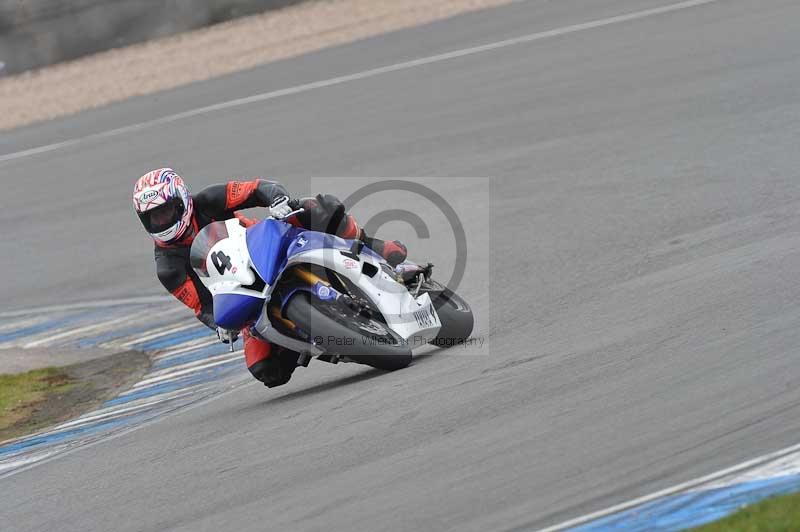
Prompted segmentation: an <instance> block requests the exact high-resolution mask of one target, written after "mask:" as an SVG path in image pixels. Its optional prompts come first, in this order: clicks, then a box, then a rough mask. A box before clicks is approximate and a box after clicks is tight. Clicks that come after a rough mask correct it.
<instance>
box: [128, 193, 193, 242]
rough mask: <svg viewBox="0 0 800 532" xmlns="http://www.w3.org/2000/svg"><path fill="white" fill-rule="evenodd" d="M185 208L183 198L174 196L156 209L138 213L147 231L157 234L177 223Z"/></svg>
mask: <svg viewBox="0 0 800 532" xmlns="http://www.w3.org/2000/svg"><path fill="white" fill-rule="evenodd" d="M184 208H185V207H184V205H183V200H182V199H181V198H180V197H174V198H172V199H170V200H168V201H167V202H166V203H164V204H162V205H159V206H158V207H156V208H154V209H150V210H149V211H145V212H140V213H138V214H139V219H140V220H141V221H142V225H144V228H145V229H146V230H147V232H148V233H151V234H157V233H163V232H164V231H166V230H167V229H169V228H170V227H172V226H173V225H175V224H177V223H178V222H179V221H180V219H181V217H182V216H183V211H184Z"/></svg>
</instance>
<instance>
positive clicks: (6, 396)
mask: <svg viewBox="0 0 800 532" xmlns="http://www.w3.org/2000/svg"><path fill="white" fill-rule="evenodd" d="M74 385H75V383H74V382H73V381H72V380H71V379H70V378H69V376H67V374H66V373H64V372H63V371H62V370H59V369H58V368H43V369H36V370H33V371H28V372H27V373H19V374H16V375H0V435H2V434H3V433H5V432H7V431H9V429H10V428H11V427H13V426H14V425H17V424H19V423H20V422H21V421H23V420H25V419H27V418H29V417H30V416H31V414H32V413H33V411H34V410H35V409H36V406H37V405H38V404H40V403H42V402H43V401H46V400H48V399H49V398H52V397H53V396H57V395H58V394H61V393H63V392H66V391H67V390H69V389H70V388H72V387H73V386H74ZM0 438H2V436H0Z"/></svg>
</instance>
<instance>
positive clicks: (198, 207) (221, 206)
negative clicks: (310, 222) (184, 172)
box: [155, 179, 287, 329]
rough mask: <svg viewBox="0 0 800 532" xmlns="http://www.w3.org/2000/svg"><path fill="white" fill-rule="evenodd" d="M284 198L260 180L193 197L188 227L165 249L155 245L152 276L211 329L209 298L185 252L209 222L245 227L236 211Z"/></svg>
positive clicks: (208, 190) (215, 188)
mask: <svg viewBox="0 0 800 532" xmlns="http://www.w3.org/2000/svg"><path fill="white" fill-rule="evenodd" d="M286 195H287V192H286V189H285V188H283V185H281V184H279V183H274V182H271V181H266V180H263V179H254V180H252V181H231V182H229V183H227V184H225V185H212V186H210V187H207V188H205V189H203V190H201V191H200V192H199V193H197V194H195V195H194V196H193V198H192V201H193V203H194V213H193V216H192V225H191V227H190V228H189V229H188V230H187V231H186V233H185V234H184V235H182V236H181V238H180V239H179V240H178V241H176V242H173V243H170V244H168V245H164V244H160V243H156V246H155V259H156V275H158V279H159V280H160V281H161V284H163V285H164V288H166V289H167V290H168V291H169V292H170V293H171V294H172V295H173V296H175V297H176V298H178V299H179V300H180V301H181V302H182V303H183V304H184V305H186V306H187V307H189V308H191V309H192V310H193V311H194V313H195V315H196V316H197V318H198V319H199V320H200V321H202V322H203V323H204V324H206V325H207V326H208V327H210V328H212V329H215V328H216V325H215V324H214V312H213V306H212V300H211V294H210V293H209V291H208V289H206V287H205V286H204V285H203V283H202V282H200V279H199V278H198V277H197V275H196V274H195V273H194V270H192V267H191V266H190V265H189V249H190V248H191V245H192V241H194V237H195V235H197V233H198V231H200V229H202V228H203V227H205V226H206V225H208V224H210V223H211V222H214V221H218V220H228V219H230V218H234V217H237V218H239V219H240V220H242V222H243V223H245V225H251V224H252V223H253V222H252V221H251V220H247V219H246V218H245V217H244V216H242V215H241V214H239V213H238V212H236V211H237V210H239V209H249V208H250V207H269V206H270V204H271V203H272V202H273V201H274V200H275V199H276V198H278V197H280V196H286Z"/></svg>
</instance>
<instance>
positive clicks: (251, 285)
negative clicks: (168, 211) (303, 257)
mask: <svg viewBox="0 0 800 532" xmlns="http://www.w3.org/2000/svg"><path fill="white" fill-rule="evenodd" d="M293 231H295V232H296V230H295V229H294V228H292V227H291V226H290V225H288V224H285V223H281V222H276V221H274V220H264V221H263V222H261V223H259V224H256V225H255V226H253V227H251V228H250V229H245V227H243V226H242V225H241V224H240V222H239V220H238V219H235V218H233V219H230V220H226V221H224V222H212V223H210V224H209V225H207V226H206V227H204V228H203V229H202V230H201V231H200V232H199V233H198V235H197V236H196V237H195V239H194V242H193V243H192V249H191V254H190V262H191V265H192V267H193V268H194V270H195V272H196V273H197V275H198V277H199V278H200V280H201V281H202V283H203V284H204V285H205V286H206V288H208V290H209V292H211V295H212V297H213V298H214V322H215V323H216V324H217V325H219V326H220V327H224V328H226V329H240V328H242V327H243V326H244V325H246V324H247V323H249V322H252V321H253V320H255V319H257V318H258V316H259V315H260V314H261V310H262V307H263V306H264V301H265V299H267V296H268V294H269V290H270V287H271V284H272V283H273V282H274V280H275V278H276V276H277V274H278V272H279V271H280V268H281V264H282V262H284V260H282V257H285V255H286V247H287V246H288V244H289V242H290V241H291V238H292V236H293V234H292V232H293ZM251 250H252V253H251Z"/></svg>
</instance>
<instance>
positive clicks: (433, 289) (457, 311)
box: [420, 279, 475, 347]
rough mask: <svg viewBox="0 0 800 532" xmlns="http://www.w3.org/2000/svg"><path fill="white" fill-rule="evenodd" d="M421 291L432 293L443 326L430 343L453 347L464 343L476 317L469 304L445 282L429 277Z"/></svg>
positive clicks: (470, 332)
mask: <svg viewBox="0 0 800 532" xmlns="http://www.w3.org/2000/svg"><path fill="white" fill-rule="evenodd" d="M420 292H421V293H427V294H428V295H430V298H431V301H433V306H434V308H436V313H437V314H438V315H439V320H440V321H441V322H442V328H441V329H439V334H437V335H436V338H434V339H433V340H431V341H430V342H429V343H431V344H433V345H437V346H440V347H452V346H454V345H457V344H460V343H463V342H464V340H466V339H467V338H469V335H470V334H472V329H473V327H474V325H475V318H474V317H473V315H472V309H471V308H470V306H469V304H468V303H467V302H466V301H464V300H463V299H461V297H460V296H459V295H458V294H456V293H455V292H453V291H452V290H450V289H449V288H447V287H446V286H444V285H443V284H441V283H439V282H437V281H434V280H433V279H429V280H427V281H425V283H423V285H422V288H421V290H420Z"/></svg>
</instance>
